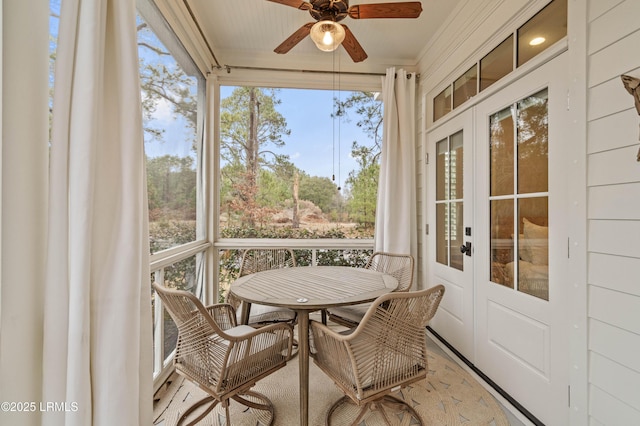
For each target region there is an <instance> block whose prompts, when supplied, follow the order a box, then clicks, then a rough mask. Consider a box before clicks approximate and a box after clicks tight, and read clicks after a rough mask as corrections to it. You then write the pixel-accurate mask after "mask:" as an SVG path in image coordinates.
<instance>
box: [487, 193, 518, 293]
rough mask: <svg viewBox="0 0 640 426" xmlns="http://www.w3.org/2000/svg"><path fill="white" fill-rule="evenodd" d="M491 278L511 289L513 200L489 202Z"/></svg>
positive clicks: (512, 281)
mask: <svg viewBox="0 0 640 426" xmlns="http://www.w3.org/2000/svg"><path fill="white" fill-rule="evenodd" d="M490 208H491V224H490V226H491V228H490V229H491V277H490V280H491V281H493V282H494V283H497V284H502V285H504V286H507V287H511V288H513V285H514V280H513V258H514V244H515V243H514V235H513V222H514V220H513V219H514V216H513V213H514V212H513V200H510V199H509V200H493V201H491V207H490Z"/></svg>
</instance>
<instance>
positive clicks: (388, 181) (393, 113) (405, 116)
mask: <svg viewBox="0 0 640 426" xmlns="http://www.w3.org/2000/svg"><path fill="white" fill-rule="evenodd" d="M415 90H416V76H415V74H408V73H407V72H406V71H405V70H402V69H400V70H397V71H396V69H395V68H388V69H387V73H386V76H385V77H383V78H382V101H383V102H384V114H383V136H382V152H381V155H380V178H379V181H378V203H377V206H376V230H375V245H374V246H375V250H376V251H386V252H391V253H399V254H412V255H413V256H414V257H415V256H416V255H417V235H416V232H417V231H416V184H415V179H416V178H415V163H416V158H415V133H416V132H415V120H416V117H415Z"/></svg>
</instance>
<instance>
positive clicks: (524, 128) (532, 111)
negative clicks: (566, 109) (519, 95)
mask: <svg viewBox="0 0 640 426" xmlns="http://www.w3.org/2000/svg"><path fill="white" fill-rule="evenodd" d="M547 93H548V92H547V89H544V90H542V91H540V92H538V93H536V94H535V95H532V96H529V97H528V98H525V99H523V100H521V101H520V102H518V193H519V194H527V193H532V192H546V191H548V188H549V182H548V176H549V173H548V169H549V162H548V151H549V149H548V148H549V138H548V136H549V119H548V118H549V114H548V99H547V98H548V97H547Z"/></svg>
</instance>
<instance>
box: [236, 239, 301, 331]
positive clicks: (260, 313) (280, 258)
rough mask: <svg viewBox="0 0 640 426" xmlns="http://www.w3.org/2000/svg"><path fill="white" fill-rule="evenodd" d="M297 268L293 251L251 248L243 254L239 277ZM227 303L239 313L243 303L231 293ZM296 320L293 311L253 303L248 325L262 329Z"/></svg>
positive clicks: (292, 322)
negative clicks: (268, 325) (271, 270)
mask: <svg viewBox="0 0 640 426" xmlns="http://www.w3.org/2000/svg"><path fill="white" fill-rule="evenodd" d="M295 266H296V258H295V255H294V254H293V250H291V249H288V248H268V249H267V248H250V249H247V250H245V251H244V253H243V254H242V262H241V264H240V274H239V276H240V277H243V276H245V275H249V274H253V273H255V272H260V271H267V270H270V269H279V268H293V267H295ZM226 302H227V303H229V304H231V305H233V307H235V308H236V310H237V311H238V308H239V307H240V302H241V301H240V299H238V298H236V297H235V296H234V295H233V294H232V293H229V294H228V295H227V300H226ZM296 320H297V317H296V312H295V311H294V310H292V309H287V308H281V307H277V306H266V305H259V304H255V303H253V304H251V312H250V315H249V322H248V324H249V325H252V326H254V327H260V326H262V325H265V324H271V323H274V322H289V323H291V324H295V323H296Z"/></svg>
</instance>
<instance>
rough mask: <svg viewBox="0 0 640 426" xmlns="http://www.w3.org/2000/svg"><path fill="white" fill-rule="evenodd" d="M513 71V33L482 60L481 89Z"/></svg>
mask: <svg viewBox="0 0 640 426" xmlns="http://www.w3.org/2000/svg"><path fill="white" fill-rule="evenodd" d="M511 71H513V34H512V35H510V36H509V37H508V38H507V39H506V40H505V41H503V42H502V43H500V44H499V45H498V46H497V47H496V48H495V49H493V50H492V51H491V52H489V53H488V54H487V56H485V57H484V58H482V59H481V60H480V91H483V90H484V89H486V88H487V87H489V86H491V85H492V84H493V83H495V82H496V81H498V80H500V79H501V78H502V77H504V76H505V75H507V74H509V73H510V72H511Z"/></svg>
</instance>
